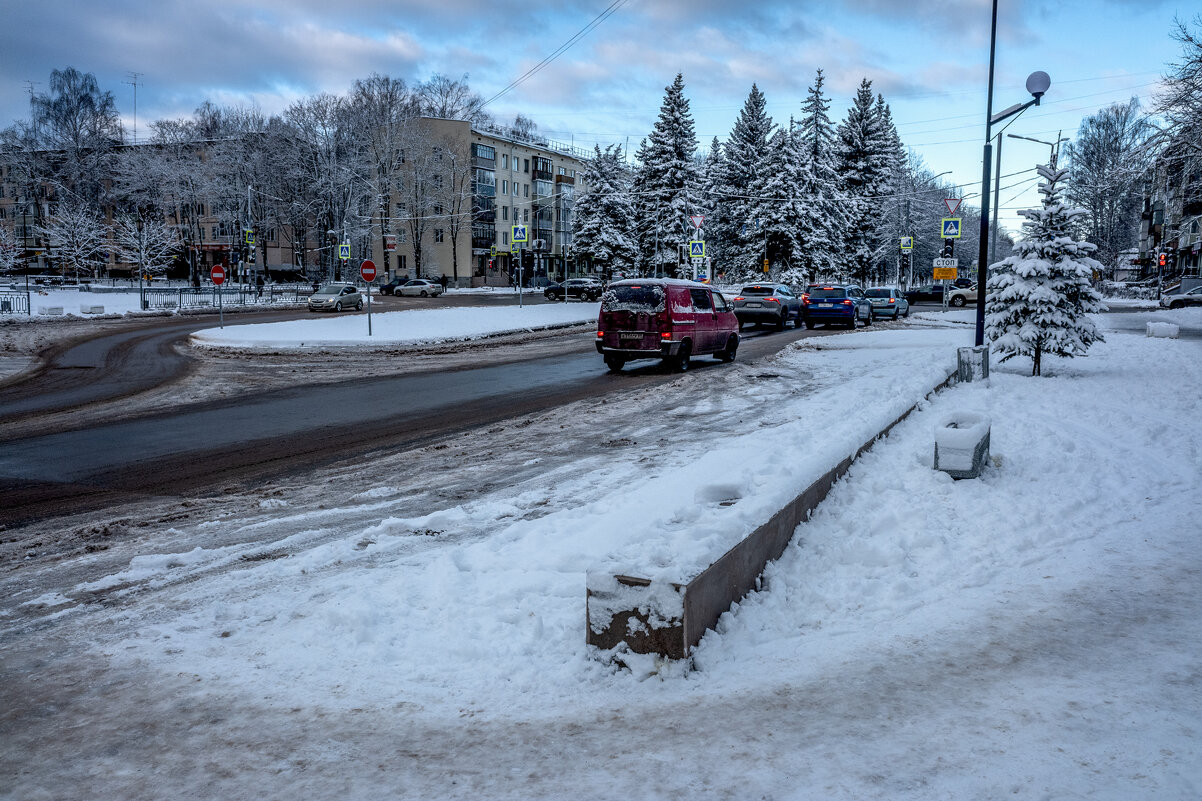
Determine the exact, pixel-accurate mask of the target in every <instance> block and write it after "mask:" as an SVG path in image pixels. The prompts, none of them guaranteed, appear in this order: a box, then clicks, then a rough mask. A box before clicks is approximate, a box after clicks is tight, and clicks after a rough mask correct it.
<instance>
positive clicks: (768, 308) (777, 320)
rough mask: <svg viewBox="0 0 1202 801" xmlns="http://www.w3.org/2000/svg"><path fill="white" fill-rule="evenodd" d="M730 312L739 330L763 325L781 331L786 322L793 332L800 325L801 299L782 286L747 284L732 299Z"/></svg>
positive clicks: (802, 320) (801, 317)
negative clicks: (744, 327) (732, 306)
mask: <svg viewBox="0 0 1202 801" xmlns="http://www.w3.org/2000/svg"><path fill="white" fill-rule="evenodd" d="M734 309H735V317H737V318H738V320H739V328H742V327H743V326H745V325H747V324H748V323H764V324H767V325H772V326H775V327H776V329H777V330H778V331H784V330H785V326H787V325H788V324H789V320H792V321H793V325H794V326H795V327H797V328H801V324H802V323H803V322H804V317H803V316H802V311H801V298H799V297H797V296H796V295H794V294H793V290H792V289H790V288H789V287H788V286H787V285H785V284H768V283H765V284H748V285H747V286H745V287H743V288H742V289H740V290H739V294H738V295H736V296H735V299H734Z"/></svg>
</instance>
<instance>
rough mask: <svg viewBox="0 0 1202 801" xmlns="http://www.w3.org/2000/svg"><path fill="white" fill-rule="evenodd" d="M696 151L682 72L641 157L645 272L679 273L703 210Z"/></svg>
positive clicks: (638, 196) (638, 193) (639, 215)
mask: <svg viewBox="0 0 1202 801" xmlns="http://www.w3.org/2000/svg"><path fill="white" fill-rule="evenodd" d="M696 150H697V134H696V132H695V129H694V126H693V116H692V114H691V113H690V112H689V101H688V100H686V99H685V96H684V76H683V75H681V74H677V76H676V80H675V81H673V82H672V85H671V86H668V87H667V88H666V91H665V94H664V102H663V104H662V105H661V106H660V110H659V119H658V120H656V123H655V127H654V128H652V130H651V134H650V135H649V136H648V137H647V138H646V139H644V140H643V141H642V143H640V145H639V149H638V153H637V154H636V158H637V160H638V162H639V167H638V171H637V173H636V175H635V181H634V195H635V218H636V220H637V221H638V226H639V227H638V249H639V267H640V269H641V270H643V271H644V272H647V273H652V272H654V273H657V274H675V272H676V266H677V261H678V260H677V252H678V248H679V247H680V246H682V245H684V244H685V243H687V241H688V237H689V236H690V231H689V230H688V218H689V216H690V215H692V214H694V213H696V209H697V203H696V201H695V200H694V193H695V191H696V188H697V187H696V183H697V175H696V172H697V171H696V166H695V162H694V160H693V156H694V154H695V152H696Z"/></svg>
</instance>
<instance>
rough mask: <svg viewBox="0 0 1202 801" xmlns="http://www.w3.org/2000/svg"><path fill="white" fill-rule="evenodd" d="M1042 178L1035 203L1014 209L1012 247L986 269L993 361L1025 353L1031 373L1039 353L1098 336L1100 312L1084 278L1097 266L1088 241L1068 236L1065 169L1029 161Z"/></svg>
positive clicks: (1068, 352)
mask: <svg viewBox="0 0 1202 801" xmlns="http://www.w3.org/2000/svg"><path fill="white" fill-rule="evenodd" d="M1037 169H1038V171H1039V174H1040V175H1041V176H1042V177H1043V179H1044V180H1043V182H1042V183H1041V184H1040V185H1039V192H1040V193H1041V194H1042V195H1043V207H1042V208H1038V209H1025V210H1023V211H1020V212H1019V214H1020V215H1022V216H1023V217H1026V218H1027V221H1026V222H1025V223H1023V231H1024V238H1023V240H1022V241H1021V242H1019V243H1018V244H1017V245H1016V246H1015V254H1014V255H1013V256H1010V257H1009V258H1007V259H1005V260H1003V261H1001V262H999V263H998V264H995V265H993V266H991V267H990V268H989V283H988V289H989V291H988V294H987V297H986V306H985V336H986V338H987V339H989V340H990V341H991V342H992V343H993V348H992V349H993V352H994V353H997V354H1000V355H1001V359H1000V361H1003V362H1004V361H1006V360H1007V359H1012V358H1014V357H1015V356H1020V355H1021V356H1030V357H1031V362H1032V365H1031V375H1039V374H1040V370H1041V361H1042V357H1043V354H1045V353H1051V354H1054V355H1056V356H1069V357H1072V356H1082V355H1084V354H1085V352H1086V351H1087V350H1088V349H1089V346H1090V345H1092V344H1093V343H1094V342H1098V341H1103V337H1102V334H1101V333H1100V332H1099V331H1098V329H1097V326H1096V325H1095V324H1094V321H1093V320H1092V319H1091V318H1090V317H1089V316H1088V315H1089V314H1091V313H1095V312H1100V311H1105V309H1106V306H1105V304H1104V303H1102V296H1101V295H1099V294H1098V293H1097V291H1096V290H1094V288H1093V287H1092V286H1091V285H1090V278H1091V276H1092V274H1093V272H1094V271H1099V272H1100V271H1101V270H1102V265H1101V264H1099V263H1098V262H1097V261H1096V260H1094V259H1093V258H1092V257H1091V256H1090V254H1091V253H1093V252H1094V251H1095V250H1096V248H1095V247H1094V246H1093V245H1092V244H1090V243H1089V242H1077V241H1075V240H1074V239H1073V237H1072V234H1071V232H1070V227H1071V225H1072V223H1073V220H1075V219H1076V218H1078V217H1080V216H1081V215H1083V214H1084V213H1085V212H1084V211H1083V210H1082V209H1077V208H1070V207H1069V206H1067V205H1065V203H1064V201H1063V200H1062V199H1061V194H1062V192H1063V185H1062V183H1061V182H1062V181H1063V180H1064V178H1065V176H1066V175H1068V170H1067V169H1064V168H1057V166H1056V158H1055V156H1053V158H1052V161H1051V163H1050V164H1041V165H1039V166H1038V167H1037Z"/></svg>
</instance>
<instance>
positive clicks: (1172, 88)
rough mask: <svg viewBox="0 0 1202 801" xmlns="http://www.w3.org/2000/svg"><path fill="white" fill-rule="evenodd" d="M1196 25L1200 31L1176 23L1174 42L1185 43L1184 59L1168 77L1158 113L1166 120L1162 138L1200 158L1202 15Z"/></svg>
mask: <svg viewBox="0 0 1202 801" xmlns="http://www.w3.org/2000/svg"><path fill="white" fill-rule="evenodd" d="M1192 24H1193V26H1194V28H1196V29H1197V30H1191V29H1190V27H1189V26H1188V25H1187V24H1186V23H1184V22H1182V21H1181V20H1180V19H1178V20H1176V21H1175V25H1176V29H1175V30H1174V31H1173V38H1174V39H1176V40H1177V41H1178V42H1180V43H1181V59H1180V60H1179V61H1176V62H1174V63H1173V64H1172V65H1171V70H1170V72H1169V74H1168V75H1166V76H1165V78H1164V82H1163V83H1162V84H1161V86H1162V91H1161V93H1160V94H1159V95H1158V96H1157V98H1156V105H1155V108H1154V110H1155V111H1156V112H1157V113H1158V114H1160V115H1161V117H1162V118H1163V119H1164V133H1163V137H1162V138H1163V139H1164V140H1165V141H1166V142H1169V141H1171V142H1173V143H1174V144H1175V146H1177V147H1180V148H1183V149H1184V150H1186V151H1187V152H1189V153H1191V154H1192V155H1194V156H1197V155H1200V154H1202V15H1198V16H1196V17H1194V19H1193V21H1192Z"/></svg>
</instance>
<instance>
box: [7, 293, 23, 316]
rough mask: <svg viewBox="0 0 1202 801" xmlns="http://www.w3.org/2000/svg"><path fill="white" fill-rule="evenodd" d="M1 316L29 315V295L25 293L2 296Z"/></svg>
mask: <svg viewBox="0 0 1202 801" xmlns="http://www.w3.org/2000/svg"><path fill="white" fill-rule="evenodd" d="M0 314H29V295H26V294H25V293H24V292H21V293H7V292H6V293H4V294H0Z"/></svg>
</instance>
